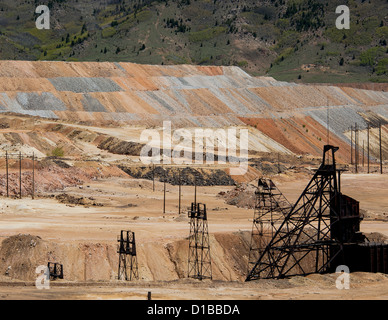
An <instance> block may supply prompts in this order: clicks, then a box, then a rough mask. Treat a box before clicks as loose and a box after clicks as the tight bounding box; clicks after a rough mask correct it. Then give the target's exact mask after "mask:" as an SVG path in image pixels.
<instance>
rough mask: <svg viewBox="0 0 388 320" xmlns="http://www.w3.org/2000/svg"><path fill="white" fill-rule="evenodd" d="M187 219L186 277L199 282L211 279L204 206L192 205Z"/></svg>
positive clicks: (199, 204)
mask: <svg viewBox="0 0 388 320" xmlns="http://www.w3.org/2000/svg"><path fill="white" fill-rule="evenodd" d="M189 218H190V236H189V259H188V267H189V271H188V277H189V278H195V279H199V280H202V279H212V266H211V257H210V242H209V231H208V224H207V213H206V205H205V204H201V203H192V204H191V210H189Z"/></svg>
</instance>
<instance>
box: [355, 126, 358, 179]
mask: <svg viewBox="0 0 388 320" xmlns="http://www.w3.org/2000/svg"><path fill="white" fill-rule="evenodd" d="M354 145H355V154H354V162H355V165H356V173H358V160H359V159H358V127H357V123H355V125H354Z"/></svg>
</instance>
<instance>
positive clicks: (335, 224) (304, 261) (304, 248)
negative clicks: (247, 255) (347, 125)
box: [246, 145, 359, 281]
mask: <svg viewBox="0 0 388 320" xmlns="http://www.w3.org/2000/svg"><path fill="white" fill-rule="evenodd" d="M337 150H338V148H337V147H333V146H330V145H326V146H325V147H324V151H323V161H322V164H321V166H320V167H319V169H318V170H317V171H316V173H315V174H314V176H313V178H312V179H311V181H310V182H309V184H308V185H307V187H306V189H305V190H304V191H303V193H302V195H301V196H300V197H299V199H298V200H297V202H296V203H295V205H294V206H293V208H292V209H291V210H290V211H289V213H288V214H287V215H286V216H285V218H284V220H283V221H282V223H281V224H280V226H279V227H278V228H276V229H275V232H274V234H273V236H272V238H271V240H270V241H269V242H268V244H267V245H266V247H265V248H264V250H263V252H261V254H260V256H259V258H258V260H257V261H256V263H255V265H254V266H253V268H252V269H251V271H250V272H249V274H248V276H247V279H246V281H250V280H255V279H262V278H264V279H268V278H284V277H289V276H295V275H307V274H310V273H324V272H329V271H330V270H331V268H332V267H333V266H332V265H331V263H332V262H333V261H334V260H336V261H338V257H339V256H340V253H341V252H342V248H343V246H342V244H343V243H344V242H346V241H349V240H350V239H348V238H346V237H344V236H342V233H341V232H338V231H336V230H341V228H343V227H344V226H345V224H344V222H342V221H341V219H340V211H341V208H342V207H343V202H344V199H345V198H344V197H343V196H342V195H341V193H340V192H339V185H338V184H337V170H336V164H335V156H334V153H335V152H336V151H337ZM338 176H340V171H338ZM356 219H358V218H356ZM351 222H352V221H351ZM357 222H359V221H358V220H356V221H355V222H352V223H357ZM345 223H349V221H345Z"/></svg>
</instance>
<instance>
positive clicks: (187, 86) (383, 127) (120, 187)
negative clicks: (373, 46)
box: [0, 61, 388, 300]
mask: <svg viewBox="0 0 388 320" xmlns="http://www.w3.org/2000/svg"><path fill="white" fill-rule="evenodd" d="M370 89H371V88H367V87H365V88H363V87H362V86H357V85H355V84H349V85H347V84H316V85H313V84H296V83H286V82H279V81H276V80H275V79H273V78H270V77H253V76H250V75H249V74H247V73H245V72H244V71H242V70H241V69H240V68H238V67H211V66H190V65H180V66H154V65H139V64H133V63H108V62H99V63H97V62H48V61H41V62H30V61H0V299H15V298H16V299H99V298H102V299H142V300H145V299H147V298H148V299H150V298H151V297H152V299H155V300H156V299H212V300H213V299H217V300H223V299H246V300H251V299H306V298H309V299H365V298H370V299H373V298H388V296H387V291H386V289H385V288H386V287H387V285H388V277H387V274H388V247H387V239H388V223H387V222H388V198H387V193H388V183H387V179H386V172H387V170H388V169H387V165H386V160H385V159H386V158H388V125H387V124H388V92H386V91H385V90H386V87H385V86H377V85H376V86H375V87H373V88H372V90H370ZM167 125H168V126H171V127H170V129H171V134H167V135H166V126H167ZM199 129H201V130H202V131H201V132H211V133H214V135H215V136H216V137H217V138H219V135H222V134H220V133H222V132H224V133H229V132H236V133H237V136H236V139H235V142H236V143H235V146H234V147H235V150H234V153H233V156H230V154H229V153H228V150H227V148H226V149H225V146H224V145H222V143H213V144H210V145H211V146H212V148H211V149H210V151H209V149H207V147H208V146H209V143H208V141H207V140H206V137H200V138H201V139H200V141H199V145H200V146H201V148H199V150H200V151H198V149H196V147H198V136H196V133H197V132H198V130H199ZM232 130H234V131H232ZM145 132H152V133H153V134H155V135H156V136H158V137H160V140H158V139H156V140H153V145H152V146H151V148H148V149H147V150H148V151H150V150H151V151H152V150H158V151H159V152H158V154H159V155H160V158H159V159H158V161H155V162H152V161H151V162H150V163H145V162H144V161H143V160H144V158H142V151H143V150H145V149H144V148H145V147H146V146H147V140H144V139H143V138H142V135H144V133H145ZM242 132H244V134H245V133H246V136H245V135H243V134H242ZM176 133H178V137H179V133H181V134H183V133H185V137H186V139H184V141H181V140H180V139H179V138H178V139H174V137H175V136H176ZM187 137H189V138H188V139H187ZM244 137H246V138H247V139H246V141H243V140H244V139H245V138H244ZM175 138H176V137H175ZM166 139H167V143H166ZM213 142H214V141H213ZM178 145H180V147H181V149H179V150H180V151H182V152H179V155H181V153H183V154H184V158H185V160H186V161H181V162H177V161H171V159H169V157H168V155H170V156H171V154H173V150H174V148H175V147H177V146H178ZM185 150H186V151H187V150H189V151H190V152H191V153H188V154H189V156H187V155H188V154H186V153H184V151H185ZM160 151H162V152H160ZM244 153H246V155H247V161H246V165H247V167H246V168H245V169H246V170H240V171H239V170H234V169H236V168H240V169H241V158H242V155H243V154H244ZM147 155H148V153H147ZM209 155H210V159H212V161H206V159H208V158H207V157H208V156H209ZM143 156H144V154H143ZM232 158H233V159H237V160H238V161H237V164H236V163H235V162H233V161H230V160H231V159H232ZM189 160H190V161H189ZM194 160H200V161H194ZM228 160H229V161H228ZM344 266H345V267H347V268H348V269H346V268H345V269H344ZM337 267H341V268H342V269H341V270H340V271H341V272H343V271H344V270H345V271H346V270H348V272H349V274H350V277H349V279H350V289H349V290H339V289H338V286H336V283H337V282H338V281H337V280H338V276H339V275H338V273H337V271H338V269H337ZM336 281H337V282H336ZM45 289H48V290H45Z"/></svg>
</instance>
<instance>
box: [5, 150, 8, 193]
mask: <svg viewBox="0 0 388 320" xmlns="http://www.w3.org/2000/svg"><path fill="white" fill-rule="evenodd" d="M5 168H6V169H5V170H6V175H7V198H8V197H9V177H8V151H6V152H5Z"/></svg>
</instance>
